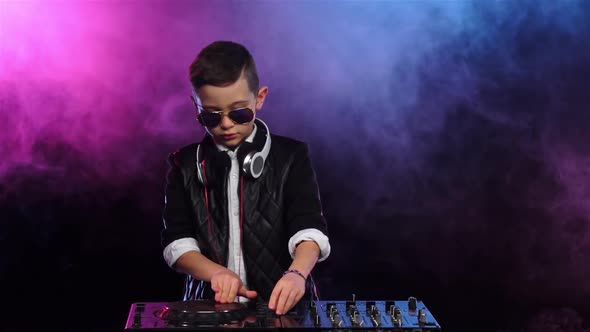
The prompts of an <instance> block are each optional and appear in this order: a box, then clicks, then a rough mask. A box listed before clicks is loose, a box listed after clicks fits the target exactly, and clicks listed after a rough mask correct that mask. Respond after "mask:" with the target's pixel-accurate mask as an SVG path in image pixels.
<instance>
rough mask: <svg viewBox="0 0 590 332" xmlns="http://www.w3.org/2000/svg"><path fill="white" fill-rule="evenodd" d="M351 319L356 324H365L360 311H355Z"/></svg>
mask: <svg viewBox="0 0 590 332" xmlns="http://www.w3.org/2000/svg"><path fill="white" fill-rule="evenodd" d="M351 320H352V322H353V323H354V324H356V325H363V320H362V318H361V315H360V314H359V312H358V311H354V313H353V314H352V319H351Z"/></svg>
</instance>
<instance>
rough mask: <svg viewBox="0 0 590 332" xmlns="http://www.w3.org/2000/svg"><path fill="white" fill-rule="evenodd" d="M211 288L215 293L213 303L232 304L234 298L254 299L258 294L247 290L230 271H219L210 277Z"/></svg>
mask: <svg viewBox="0 0 590 332" xmlns="http://www.w3.org/2000/svg"><path fill="white" fill-rule="evenodd" d="M211 288H212V289H213V291H214V292H215V301H217V302H221V303H232V302H234V300H235V299H236V296H238V295H240V296H245V297H247V298H249V299H253V298H255V297H256V296H257V295H258V293H256V291H252V290H249V289H247V288H246V287H245V286H244V283H243V282H242V280H241V279H240V277H239V276H238V275H237V274H235V273H234V272H233V271H232V270H230V269H226V268H224V269H219V270H218V271H217V272H215V273H213V275H212V276H211Z"/></svg>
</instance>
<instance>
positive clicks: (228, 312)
mask: <svg viewBox="0 0 590 332" xmlns="http://www.w3.org/2000/svg"><path fill="white" fill-rule="evenodd" d="M247 314H248V310H247V307H246V305H245V304H243V303H235V302H234V303H216V302H215V301H212V300H197V301H178V302H169V303H167V304H166V305H165V306H163V307H162V308H160V309H158V310H156V311H155V312H154V315H155V316H156V317H158V318H160V319H163V320H166V321H168V322H170V323H172V324H174V325H179V326H194V325H220V324H230V323H236V322H239V321H241V320H243V319H244V318H245V317H246V315H247Z"/></svg>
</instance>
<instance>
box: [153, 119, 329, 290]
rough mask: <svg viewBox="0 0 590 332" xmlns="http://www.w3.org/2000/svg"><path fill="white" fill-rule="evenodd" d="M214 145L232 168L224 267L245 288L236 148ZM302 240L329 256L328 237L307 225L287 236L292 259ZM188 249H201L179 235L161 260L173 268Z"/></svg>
mask: <svg viewBox="0 0 590 332" xmlns="http://www.w3.org/2000/svg"><path fill="white" fill-rule="evenodd" d="M256 131H257V128H256V124H255V125H254V130H253V131H252V133H251V134H250V136H248V137H247V138H246V141H247V142H250V143H251V142H252V141H253V140H254V136H255V135H256ZM217 148H218V149H219V150H220V151H226V152H227V154H228V155H229V157H230V159H231V168H230V171H229V177H228V186H227V191H228V192H227V197H228V202H227V205H228V206H227V208H228V212H229V213H228V215H229V226H230V227H229V248H228V249H229V251H228V261H227V268H228V269H230V270H232V271H233V272H234V273H236V274H237V275H239V276H240V279H241V280H242V281H243V282H244V285H245V286H246V288H248V285H247V284H246V268H245V264H244V256H243V255H242V250H241V248H242V246H241V243H240V241H241V239H240V198H239V193H238V191H239V188H240V170H239V163H238V159H237V156H236V155H237V152H238V149H239V147H238V148H237V149H236V150H235V151H231V150H229V149H228V148H227V147H225V146H223V145H220V144H217ZM302 241H315V242H316V243H317V244H318V246H319V248H320V257H319V259H318V262H321V261H324V260H325V259H326V258H328V256H329V255H330V250H331V247H330V242H329V240H328V237H327V236H326V235H325V234H324V233H323V232H321V231H320V230H318V229H315V228H306V229H303V230H300V231H299V232H297V233H295V234H294V235H293V236H292V237H291V238H290V239H289V243H288V245H287V248H286V249H287V250H289V253H290V254H291V257H292V258H295V248H296V246H297V244H299V243H300V242H302ZM188 251H198V252H201V250H200V249H199V244H198V243H197V240H196V239H195V238H192V237H186V238H181V239H178V240H175V241H173V242H172V243H170V244H169V245H167V246H166V247H165V248H164V253H163V255H164V260H165V261H166V263H167V264H168V266H170V267H172V266H173V265H174V263H175V262H176V261H177V260H178V258H180V256H182V255H183V254H185V253H186V252H188ZM246 300H247V299H246V298H241V297H240V301H241V302H244V301H246Z"/></svg>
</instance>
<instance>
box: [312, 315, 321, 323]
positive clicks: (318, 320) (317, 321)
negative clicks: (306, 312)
mask: <svg viewBox="0 0 590 332" xmlns="http://www.w3.org/2000/svg"><path fill="white" fill-rule="evenodd" d="M313 323H314V324H315V326H320V315H318V314H317V313H316V314H315V315H314V321H313Z"/></svg>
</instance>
